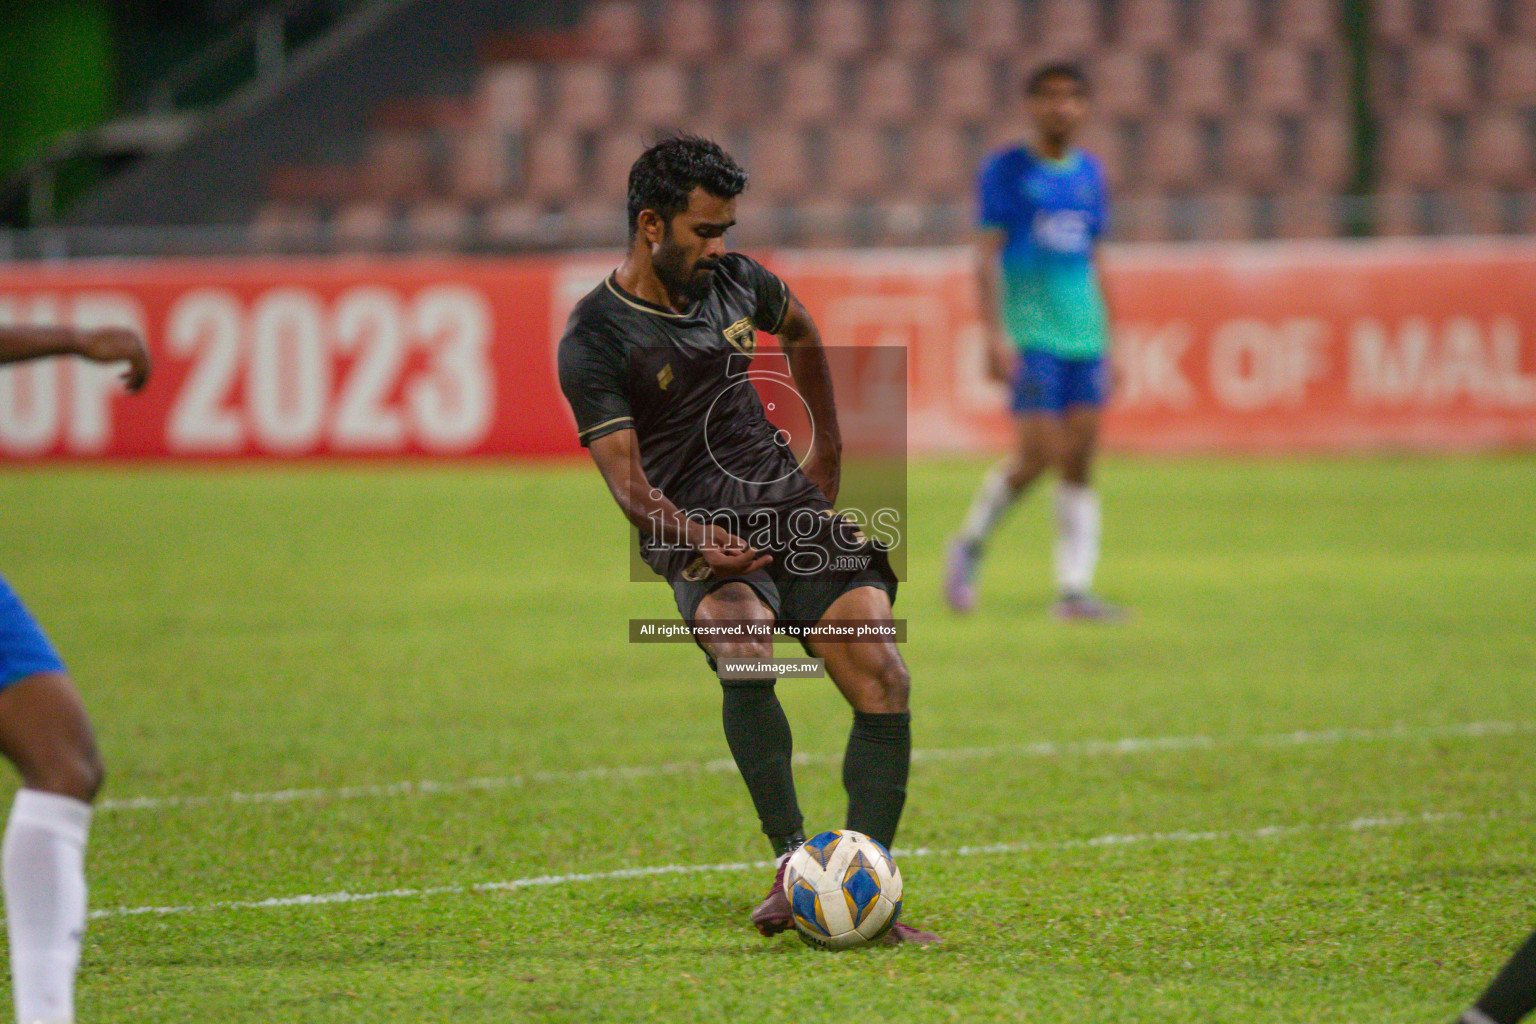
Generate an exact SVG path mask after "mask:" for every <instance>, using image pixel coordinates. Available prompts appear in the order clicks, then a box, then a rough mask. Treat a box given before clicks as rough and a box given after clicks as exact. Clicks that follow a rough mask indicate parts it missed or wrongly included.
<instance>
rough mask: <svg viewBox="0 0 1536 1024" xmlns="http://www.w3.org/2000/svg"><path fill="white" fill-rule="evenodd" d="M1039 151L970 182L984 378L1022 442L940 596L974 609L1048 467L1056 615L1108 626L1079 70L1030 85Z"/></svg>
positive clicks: (1099, 225) (1099, 332) (1090, 225)
mask: <svg viewBox="0 0 1536 1024" xmlns="http://www.w3.org/2000/svg"><path fill="white" fill-rule="evenodd" d="M1025 93H1026V95H1027V97H1028V100H1029V108H1030V114H1031V117H1032V119H1033V121H1034V125H1035V129H1036V136H1037V138H1036V140H1035V144H1034V145H1033V146H1024V145H1018V146H1012V147H1009V148H1006V149H1003V150H1000V151H998V152H996V153H993V154H992V155H991V156H990V157H989V158H988V159H987V161H986V163H985V164H984V165H983V167H982V169H981V174H980V177H979V180H978V183H977V193H978V194H977V205H978V221H979V223H980V227H981V243H980V246H979V250H978V261H977V279H978V284H979V288H980V300H981V315H982V320H983V323H984V324H985V325H986V328H987V359H988V365H989V372H990V373H991V374H992V375H993V376H994V377H996V378H998V379H999V380H1002V381H1004V382H1007V383H1010V384H1011V386H1012V392H1011V399H1010V406H1009V407H1010V408H1011V409H1012V411H1013V414H1014V416H1015V417H1016V419H1017V421H1018V443H1017V445H1016V446H1015V448H1014V450H1013V451H1012V452H1011V453H1010V454H1009V455H1008V457H1007V458H1006V459H1004V460H1003V461H1002V462H1001V463H1000V464H999V465H997V466H995V467H994V468H993V469H992V470H991V471H990V472H988V474H987V476H986V478H985V479H984V480H983V481H982V484H981V489H980V490H979V491H977V493H976V497H975V500H974V501H973V502H972V505H971V510H970V513H969V514H968V515H967V516H966V519H965V523H964V525H963V526H962V527H961V530H960V533H959V535H958V536H957V537H956V538H955V540H954V541H953V543H952V544H951V547H950V552H949V568H948V573H947V575H946V581H945V596H946V598H947V599H948V601H949V604H950V606H951V607H952V608H954V609H955V610H956V611H968V610H969V609H970V608H971V607H972V606H973V605H974V604H975V602H976V588H975V582H974V581H975V576H976V569H977V567H978V565H979V564H980V561H981V556H982V552H983V551H984V549H985V547H986V543H987V540H988V538H989V537H990V536H991V534H992V531H993V530H994V529H995V528H996V526H997V524H998V522H999V521H1000V520H1001V519H1002V517H1003V514H1004V513H1005V512H1006V511H1007V510H1008V508H1009V507H1010V506H1012V505H1013V503H1014V502H1015V501H1016V500H1017V499H1018V498H1019V496H1020V495H1022V494H1023V493H1024V491H1025V490H1026V489H1027V488H1028V487H1029V485H1030V484H1032V483H1033V482H1034V481H1035V479H1036V478H1037V477H1039V476H1040V475H1041V474H1042V473H1044V472H1045V471H1046V470H1047V469H1050V468H1052V467H1054V468H1056V469H1057V470H1058V472H1059V473H1060V475H1061V484H1060V487H1059V488H1058V490H1057V493H1056V531H1057V537H1056V584H1057V587H1058V588H1059V591H1060V601H1059V602H1058V604H1057V606H1056V610H1057V614H1058V615H1060V616H1062V617H1064V618H1081V619H1113V618H1118V617H1119V616H1120V613H1119V611H1118V610H1117V609H1114V608H1111V607H1109V606H1108V605H1105V604H1103V603H1102V602H1100V601H1098V600H1096V599H1095V598H1094V597H1093V596H1092V593H1091V587H1092V585H1093V574H1094V570H1095V568H1096V567H1097V565H1098V560H1099V501H1098V497H1097V496H1096V495H1095V494H1094V492H1093V489H1092V486H1091V469H1092V464H1093V455H1094V449H1095V447H1096V445H1097V442H1098V435H1099V412H1100V410H1101V409H1102V408H1103V405H1104V399H1105V396H1106V392H1107V374H1106V363H1105V357H1106V350H1107V348H1108V344H1109V317H1108V313H1107V311H1106V308H1105V303H1104V290H1103V287H1102V284H1101V281H1100V272H1099V267H1098V264H1097V262H1096V261H1095V259H1094V255H1095V251H1096V249H1097V247H1098V242H1099V238H1100V237H1101V236H1102V234H1103V232H1104V229H1105V227H1106V224H1107V220H1108V197H1107V195H1106V192H1105V188H1104V175H1103V173H1102V172H1101V170H1100V168H1099V165H1098V162H1097V161H1096V160H1094V158H1093V157H1092V156H1090V155H1088V154H1087V153H1085V152H1083V151H1082V150H1080V149H1077V148H1076V147H1075V146H1074V145H1073V142H1074V140H1075V138H1076V136H1077V133H1078V130H1079V128H1080V127H1081V126H1082V123H1083V120H1084V118H1085V116H1086V115H1087V110H1088V79H1087V76H1086V75H1084V73H1083V72H1082V71H1081V70H1080V69H1079V68H1078V67H1076V66H1075V65H1072V64H1049V65H1046V66H1045V67H1042V68H1040V69H1039V70H1037V71H1036V72H1034V74H1032V75H1030V77H1029V80H1028V81H1027V82H1026V84H1025Z"/></svg>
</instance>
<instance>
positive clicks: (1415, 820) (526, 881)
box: [90, 811, 1494, 920]
mask: <svg viewBox="0 0 1536 1024" xmlns="http://www.w3.org/2000/svg"><path fill="white" fill-rule="evenodd" d="M1492 817H1494V815H1492V814H1473V815H1467V814H1460V813H1457V812H1454V811H1453V812H1425V813H1422V814H1394V815H1382V816H1379V817H1370V818H1354V819H1352V820H1350V821H1346V822H1339V823H1333V824H1324V825H1317V824H1312V825H1306V824H1303V825H1265V826H1263V827H1261V828H1248V829H1212V830H1205V831H1174V832H1130V833H1111V834H1108V835H1101V836H1093V837H1091V838H1088V839H1060V840H1051V841H1039V840H1024V841H1020V842H1011V843H988V844H984V845H979V846H956V847H951V848H948V849H936V848H933V847H928V846H919V847H915V848H914V849H910V850H904V849H901V848H900V847H897V848H896V850H895V854H896V857H897V859H898V860H909V859H911V858H914V857H982V856H993V855H998V854H1010V853H1058V852H1072V851H1078V850H1096V849H1106V848H1114V847H1124V846H1149V845H1154V844H1178V843H1215V842H1222V841H1224V840H1258V839H1284V838H1293V837H1296V836H1302V835H1309V834H1310V835H1326V834H1328V833H1331V832H1375V831H1381V830H1384V829H1395V828H1415V827H1420V826H1426V825H1440V824H1449V823H1458V822H1467V821H1477V820H1483V819H1488V818H1492ZM772 867H773V861H770V860H760V861H736V862H730V863H724V864H661V865H657V866H655V867H640V868H620V869H618V870H616V871H590V872H583V873H580V874H570V875H534V876H532V877H529V878H514V879H511V880H509V881H505V882H476V883H471V884H465V885H436V886H427V887H422V888H400V889H383V890H380V891H377V892H327V893H306V894H302V895H298V896H272V897H269V898H267V899H260V900H219V901H217V902H214V903H185V904H179V905H172V906H161V907H109V908H106V909H102V910H93V911H91V914H90V918H91V920H100V919H103V918H119V917H144V916H160V917H164V916H169V915H175V914H194V913H199V912H206V911H215V910H273V909H277V908H281V907H315V906H327V905H330V904H336V903H368V902H372V901H375V900H399V899H425V898H427V897H432V896H463V895H468V894H471V893H482V892H516V891H518V890H520V889H539V888H548V887H552V886H564V885H576V884H578V883H581V882H611V881H622V880H625V879H631V878H654V877H657V876H660V875H703V874H719V873H725V872H735V871H757V870H761V871H767V870H768V869H770V868H772Z"/></svg>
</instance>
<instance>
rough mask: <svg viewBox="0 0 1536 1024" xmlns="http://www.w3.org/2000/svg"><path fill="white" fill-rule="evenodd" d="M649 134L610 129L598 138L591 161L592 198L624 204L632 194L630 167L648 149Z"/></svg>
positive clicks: (625, 129) (635, 129) (632, 129)
mask: <svg viewBox="0 0 1536 1024" xmlns="http://www.w3.org/2000/svg"><path fill="white" fill-rule="evenodd" d="M647 139H648V136H647V135H646V133H645V132H643V131H641V130H640V129H638V128H610V129H609V130H608V131H606V132H603V133H602V134H601V135H599V136H598V139H597V152H596V153H595V154H594V155H593V161H592V187H591V189H590V192H591V195H592V196H593V198H595V199H598V200H600V201H603V202H611V203H613V202H616V203H623V202H624V201H625V200H626V199H627V198H628V196H629V169H630V167H632V166H633V165H634V162H635V159H636V158H637V157H639V156H640V154H641V153H642V152H644V151H645V146H646V141H647Z"/></svg>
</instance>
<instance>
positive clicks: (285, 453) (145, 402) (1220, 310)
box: [0, 241, 1536, 461]
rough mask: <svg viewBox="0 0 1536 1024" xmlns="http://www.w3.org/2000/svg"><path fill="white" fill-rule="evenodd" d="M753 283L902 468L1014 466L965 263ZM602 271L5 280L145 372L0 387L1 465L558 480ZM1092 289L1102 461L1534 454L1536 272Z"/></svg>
mask: <svg viewBox="0 0 1536 1024" xmlns="http://www.w3.org/2000/svg"><path fill="white" fill-rule="evenodd" d="M761 256H762V258H763V259H764V260H765V262H767V263H768V264H769V266H770V267H772V268H773V269H774V270H776V271H777V272H779V273H780V274H782V275H783V276H784V277H785V279H786V280H787V281H788V282H789V283H790V286H791V287H792V288H793V289H794V290H795V292H796V294H797V295H799V297H800V298H801V300H802V301H803V302H804V303H805V305H806V306H807V308H808V309H809V310H810V311H811V313H812V315H813V316H814V317H815V318H816V320H817V322H818V323H819V324H820V326H821V330H822V335H823V339H824V341H825V342H826V343H827V344H828V345H829V346H837V347H844V348H856V347H863V346H901V347H904V348H905V349H906V352H907V366H906V380H907V388H908V394H907V408H906V420H907V435H908V438H907V439H908V443H909V445H910V447H911V448H912V449H913V450H916V451H922V450H981V449H987V448H995V447H996V446H999V445H1001V444H1004V443H1006V439H1007V437H1008V432H1009V424H1008V418H1007V415H1006V414H1005V412H1004V405H1003V394H1002V389H1001V387H1000V386H999V385H997V384H995V383H992V382H990V381H988V380H987V379H986V377H985V374H984V372H983V365H982V358H981V335H980V325H979V321H978V319H977V316H976V305H975V289H974V283H973V281H972V275H973V271H972V267H971V255H970V253H969V252H968V251H967V250H964V249H943V250H876V251H864V252H817V253H811V252H799V253H791V252H779V253H767V254H761ZM614 261H615V257H613V256H611V255H610V256H601V257H571V258H565V259H561V260H557V261H556V260H536V259H528V260H517V259H497V260H470V259H451V260H450V259H445V260H362V259H359V260H350V261H346V260H293V259H281V260H239V261H227V262H208V261H124V262H111V261H101V262H86V263H78V264H50V265H13V266H9V267H0V323H18V322H20V323H68V324H76V325H80V326H93V325H109V324H113V325H124V326H130V327H133V328H135V329H138V330H141V331H143V332H145V334H146V336H147V337H148V338H149V341H150V345H151V349H152V350H153V352H154V355H155V357H156V361H157V367H156V375H155V378H154V380H153V381H152V382H151V383H150V386H149V387H148V388H147V389H146V390H145V391H144V392H143V393H142V394H140V395H136V396H132V397H129V396H125V395H123V394H122V392H121V389H120V388H119V386H118V384H117V381H116V375H115V372H114V371H113V370H111V369H109V368H104V367H98V366H93V365H90V364H87V363H84V362H82V361H80V360H48V361H43V362H37V363H30V364H21V365H15V366H10V367H6V368H4V369H3V370H0V461H5V460H9V461H17V460H33V459H49V458H86V459H93V458H121V457H126V458H197V459H219V458H295V457H300V458H302V457H327V458H335V457H381V456H382V457H390V456H466V455H531V454H548V453H561V452H573V451H575V450H576V443H575V431H574V429H573V427H572V425H571V421H570V416H569V412H568V411H567V409H566V407H565V403H564V401H563V399H562V398H561V396H560V394H559V389H558V385H557V382H556V379H555V371H554V351H555V344H556V342H557V340H558V337H559V333H560V330H561V328H562V326H563V324H564V321H565V317H566V315H567V313H568V311H569V309H570V307H571V305H572V304H574V302H575V301H576V300H577V299H578V298H579V297H580V296H581V295H582V294H584V293H585V292H586V291H587V290H589V289H590V288H591V287H593V286H594V285H596V284H597V283H598V282H600V281H601V279H602V277H603V275H604V274H606V273H607V271H608V270H610V269H611V268H612V266H613V263H614ZM1105 262H1106V268H1107V273H1108V277H1109V288H1110V293H1111V294H1110V300H1111V305H1112V308H1113V312H1114V317H1115V340H1114V346H1113V364H1114V369H1115V391H1114V396H1113V400H1112V405H1111V409H1110V411H1109V415H1108V420H1107V426H1106V431H1107V438H1106V439H1107V441H1108V442H1109V443H1110V444H1111V445H1112V446H1115V447H1118V448H1120V449H1132V450H1144V451H1199V450H1222V451H1329V450H1365V449H1380V448H1424V449H1433V450H1467V449H1480V448H1491V447H1510V446H1532V445H1536V244H1531V243H1529V242H1523V241H1510V242H1492V241H1489V242H1482V241H1468V242H1444V243H1412V242H1389V243H1360V244H1341V243H1283V244H1263V245H1234V246H1189V247H1177V246H1174V247H1163V246H1159V247H1152V246H1125V247H1119V248H1111V249H1110V250H1109V251H1108V252H1107V253H1106V257H1105ZM878 394H879V392H878V389H874V390H871V391H870V394H869V395H867V396H861V399H860V400H862V401H864V402H865V404H866V405H868V404H869V402H876V403H878V401H879V399H878ZM849 400H850V401H852V400H853V396H849ZM855 406H857V402H855V403H854V405H850V406H849V413H850V415H852V414H853V413H854V412H855V411H857V410H856V408H855ZM870 408H871V409H873V407H872V406H871V407H870Z"/></svg>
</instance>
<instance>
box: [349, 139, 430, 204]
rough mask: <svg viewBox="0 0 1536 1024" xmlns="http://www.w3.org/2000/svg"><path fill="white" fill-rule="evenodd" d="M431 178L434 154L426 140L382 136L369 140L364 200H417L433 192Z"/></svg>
mask: <svg viewBox="0 0 1536 1024" xmlns="http://www.w3.org/2000/svg"><path fill="white" fill-rule="evenodd" d="M431 177H432V175H431V153H430V151H429V149H428V146H427V140H426V137H425V136H423V135H421V134H419V133H415V132H411V133H402V132H381V133H378V134H376V135H374V136H373V137H372V138H371V139H369V141H368V153H367V156H366V157H365V158H364V162H363V167H362V182H361V184H362V190H361V191H362V196H363V197H366V198H369V199H377V200H396V199H413V198H416V197H418V196H421V195H425V194H426V193H427V192H428V191H429V190H430V188H431Z"/></svg>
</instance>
